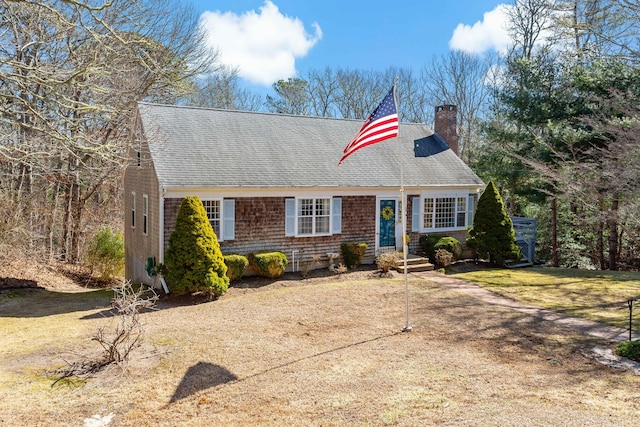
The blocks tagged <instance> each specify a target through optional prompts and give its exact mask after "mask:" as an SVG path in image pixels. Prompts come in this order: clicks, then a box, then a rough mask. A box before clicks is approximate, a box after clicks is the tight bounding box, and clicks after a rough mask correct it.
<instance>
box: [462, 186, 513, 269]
mask: <svg viewBox="0 0 640 427" xmlns="http://www.w3.org/2000/svg"><path fill="white" fill-rule="evenodd" d="M467 245H468V246H469V247H471V248H473V249H474V250H475V252H476V255H477V256H478V257H487V258H488V259H489V262H490V263H492V264H496V265H499V264H503V263H504V262H505V260H507V259H515V260H519V259H520V248H519V247H518V245H517V243H516V234H515V232H514V231H513V223H512V222H511V218H509V216H508V215H507V211H506V210H505V208H504V203H503V202H502V197H500V193H498V189H497V188H496V186H495V185H494V183H493V181H490V182H489V185H487V188H486V189H485V190H484V192H483V193H482V195H481V196H480V200H478V207H477V209H476V214H475V216H474V217H473V227H472V228H471V229H470V230H469V238H468V239H467Z"/></svg>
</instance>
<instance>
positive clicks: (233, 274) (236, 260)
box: [223, 254, 249, 282]
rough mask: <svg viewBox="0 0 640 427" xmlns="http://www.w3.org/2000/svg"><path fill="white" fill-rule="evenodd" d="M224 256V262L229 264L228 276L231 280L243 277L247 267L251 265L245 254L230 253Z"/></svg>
mask: <svg viewBox="0 0 640 427" xmlns="http://www.w3.org/2000/svg"><path fill="white" fill-rule="evenodd" d="M223 258H224V264H225V265H226V266H227V277H228V278H229V281H230V282H233V281H234V280H238V279H239V278H241V277H242V275H243V274H244V272H245V270H246V269H247V265H249V260H248V259H247V257H246V256H244V255H237V254H230V255H224V256H223Z"/></svg>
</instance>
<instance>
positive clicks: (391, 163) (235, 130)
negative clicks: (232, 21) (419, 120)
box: [139, 103, 482, 188]
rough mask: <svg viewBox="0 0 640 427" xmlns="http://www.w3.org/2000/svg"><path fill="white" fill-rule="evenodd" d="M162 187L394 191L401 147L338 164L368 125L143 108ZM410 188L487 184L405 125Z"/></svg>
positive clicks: (429, 136)
mask: <svg viewBox="0 0 640 427" xmlns="http://www.w3.org/2000/svg"><path fill="white" fill-rule="evenodd" d="M139 112H140V119H141V123H142V128H143V132H144V136H145V138H146V139H147V141H148V142H149V147H150V151H151V156H152V159H153V162H154V166H155V170H156V173H157V176H158V180H159V183H160V185H161V186H162V187H164V188H171V187H261V188H264V187H274V188H282V187H335V188H337V187H341V188H344V187H347V188H348V187H389V188H397V187H398V186H399V185H400V170H399V169H400V166H399V160H398V151H399V150H398V140H397V139H390V140H387V141H384V142H381V143H378V144H375V145H372V146H369V147H366V148H364V149H362V150H360V151H358V152H356V153H354V154H352V155H351V156H350V157H349V158H347V159H346V160H345V161H344V162H343V163H342V165H340V166H338V161H339V160H340V158H341V156H342V150H343V149H344V147H345V146H346V145H347V143H349V141H350V140H351V139H352V138H353V136H354V135H355V134H356V132H357V131H358V130H359V129H360V127H361V126H362V123H363V121H362V120H344V119H330V118H319V117H306V116H291V115H284V114H268V113H255V112H245V111H229V110H218V109H204V108H192V107H182V106H170V105H159V104H149V103H140V104H139ZM399 139H400V146H401V148H402V157H403V171H404V185H405V186H407V187H413V186H415V187H418V186H477V185H482V181H481V180H480V179H479V178H478V177H477V176H476V174H475V173H473V171H471V169H469V167H468V166H467V165H466V164H465V163H464V162H462V160H460V159H459V158H458V156H457V155H456V154H455V153H453V152H452V151H451V150H450V149H449V148H448V146H447V145H446V143H445V142H444V141H443V140H442V139H441V138H439V137H438V135H435V134H434V133H433V131H432V130H431V129H430V128H429V127H427V126H425V125H422V124H401V125H400V137H399Z"/></svg>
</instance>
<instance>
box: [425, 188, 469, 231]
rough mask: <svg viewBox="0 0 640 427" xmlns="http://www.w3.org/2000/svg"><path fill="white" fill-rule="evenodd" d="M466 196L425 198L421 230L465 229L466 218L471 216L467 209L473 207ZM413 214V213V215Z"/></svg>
mask: <svg viewBox="0 0 640 427" xmlns="http://www.w3.org/2000/svg"><path fill="white" fill-rule="evenodd" d="M467 198H468V196H467V195H465V196H454V197H449V196H447V197H425V198H424V199H423V200H424V202H423V207H424V210H423V212H424V216H423V221H422V227H423V229H429V230H434V229H453V228H466V227H467V216H468V215H473V212H471V213H470V212H469V209H467V208H468V207H470V206H473V205H472V203H470V202H468V201H467ZM414 214H415V213H414Z"/></svg>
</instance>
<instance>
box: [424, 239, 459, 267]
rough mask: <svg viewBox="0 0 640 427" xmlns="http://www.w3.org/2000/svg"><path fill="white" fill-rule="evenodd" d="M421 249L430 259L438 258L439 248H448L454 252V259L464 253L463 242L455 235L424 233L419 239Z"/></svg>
mask: <svg viewBox="0 0 640 427" xmlns="http://www.w3.org/2000/svg"><path fill="white" fill-rule="evenodd" d="M418 244H419V246H420V250H421V251H422V253H424V254H425V255H426V256H427V258H429V259H430V260H435V259H436V251H437V250H438V249H446V250H447V251H449V252H450V253H451V254H453V258H454V261H455V260H456V259H458V258H460V255H462V244H461V243H460V242H459V241H458V239H456V238H455V237H450V236H442V235H440V234H423V235H421V236H420V240H418Z"/></svg>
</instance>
